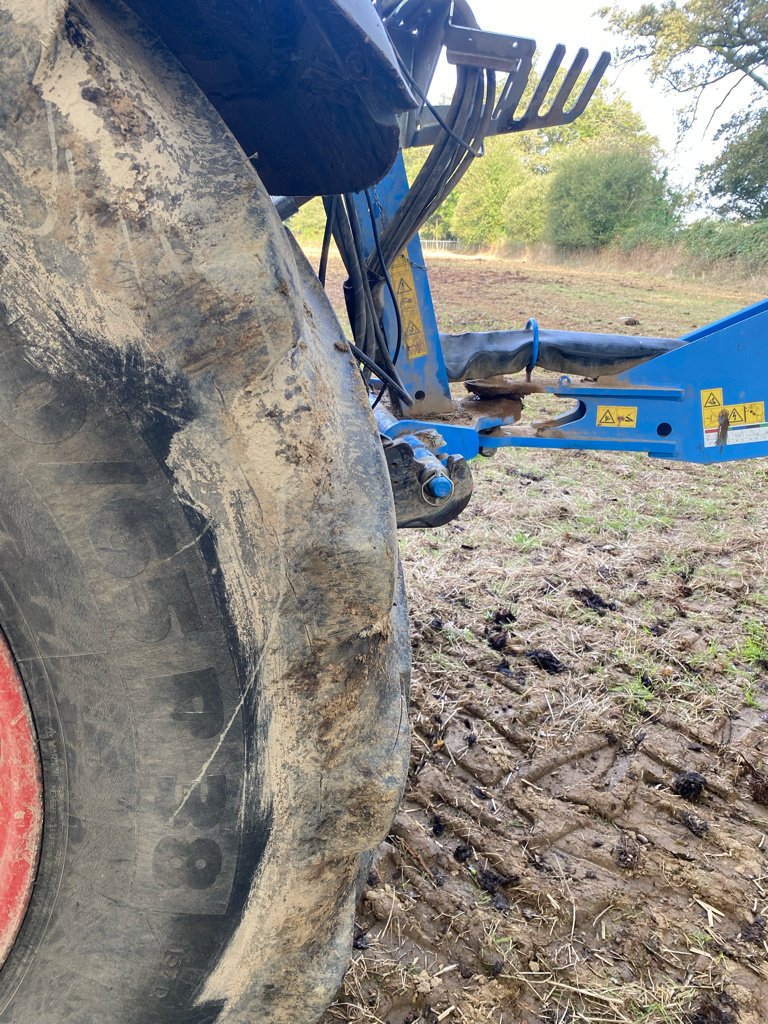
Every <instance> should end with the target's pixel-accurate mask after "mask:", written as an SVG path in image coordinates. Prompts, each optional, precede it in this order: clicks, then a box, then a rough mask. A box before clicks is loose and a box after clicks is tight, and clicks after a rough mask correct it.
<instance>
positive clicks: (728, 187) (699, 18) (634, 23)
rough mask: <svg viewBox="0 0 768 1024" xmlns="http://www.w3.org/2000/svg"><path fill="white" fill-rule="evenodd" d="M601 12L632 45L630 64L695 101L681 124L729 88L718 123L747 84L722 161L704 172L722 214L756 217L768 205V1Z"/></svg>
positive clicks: (705, 0) (725, 129)
mask: <svg viewBox="0 0 768 1024" xmlns="http://www.w3.org/2000/svg"><path fill="white" fill-rule="evenodd" d="M601 14H602V15H603V16H604V17H606V18H607V19H608V22H609V23H610V25H611V26H612V27H613V28H614V29H615V30H616V31H618V32H619V33H621V34H622V35H624V36H625V37H626V38H627V40H628V45H627V46H626V47H625V49H624V50H623V51H622V52H621V53H620V55H619V56H620V58H623V59H624V60H628V61H631V60H646V61H648V62H649V67H650V73H651V78H652V79H653V80H658V81H662V82H664V83H665V85H666V86H667V87H668V88H669V89H670V90H671V91H673V92H676V93H679V94H680V95H682V96H686V97H688V102H687V104H686V105H685V107H684V108H683V110H682V113H681V126H682V128H683V129H684V130H685V129H686V128H688V127H690V125H691V123H692V121H693V119H694V118H695V116H696V113H697V110H698V107H699V103H700V100H701V97H702V95H703V94H704V92H706V91H707V90H711V88H712V87H713V86H719V87H720V89H721V90H722V89H725V90H726V91H725V92H724V94H723V95H722V96H721V95H720V92H718V100H719V104H718V106H717V107H716V109H715V112H714V114H713V115H712V119H714V118H715V117H716V116H717V114H718V112H719V111H720V110H721V109H722V108H723V106H724V104H725V103H726V101H727V100H728V99H729V98H730V97H731V94H732V93H733V92H734V91H735V90H737V89H739V87H741V86H745V87H747V88H744V89H742V96H743V107H745V108H746V109H745V110H744V112H743V113H742V114H740V115H739V116H738V117H736V118H733V119H732V120H731V121H729V122H727V123H726V124H725V125H723V126H722V127H721V129H720V131H719V133H718V137H720V138H724V139H725V140H726V144H725V147H724V149H723V151H722V153H721V154H720V156H719V157H718V158H717V159H716V160H715V161H714V162H713V163H711V164H709V165H707V166H705V167H703V168H701V171H702V173H703V175H704V176H705V179H706V181H707V183H708V187H709V195H710V196H711V197H712V198H714V199H715V200H716V202H717V204H718V205H719V208H720V211H721V212H722V213H726V214H736V215H739V216H743V217H748V218H755V217H764V216H766V203H768V160H767V159H766V155H765V154H766V141H767V140H768V3H766V0H725V2H723V0H688V2H686V3H678V2H676V0H663V2H662V3H661V4H652V3H646V4H643V6H642V7H640V8H639V9H638V10H637V11H625V10H623V9H621V8H619V7H614V8H604V9H603V10H602V11H601Z"/></svg>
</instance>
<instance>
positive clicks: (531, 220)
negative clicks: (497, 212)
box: [501, 174, 551, 243]
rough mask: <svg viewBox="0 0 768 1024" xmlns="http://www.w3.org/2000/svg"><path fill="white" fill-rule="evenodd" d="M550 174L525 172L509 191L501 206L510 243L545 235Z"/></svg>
mask: <svg viewBox="0 0 768 1024" xmlns="http://www.w3.org/2000/svg"><path fill="white" fill-rule="evenodd" d="M550 181H551V177H550V175H542V174H528V175H526V177H525V178H524V179H523V180H522V181H521V182H520V183H519V184H518V185H515V186H514V187H513V188H512V189H511V190H510V192H509V195H508V196H507V198H506V201H505V203H504V206H503V208H502V211H501V213H502V220H503V224H504V236H505V238H507V239H509V241H510V242H526V243H528V242H541V241H543V240H544V238H545V235H546V224H547V206H548V204H549V186H550Z"/></svg>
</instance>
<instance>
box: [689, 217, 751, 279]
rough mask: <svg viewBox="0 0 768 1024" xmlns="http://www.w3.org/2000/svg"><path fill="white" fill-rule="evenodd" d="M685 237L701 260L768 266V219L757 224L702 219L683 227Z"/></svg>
mask: <svg viewBox="0 0 768 1024" xmlns="http://www.w3.org/2000/svg"><path fill="white" fill-rule="evenodd" d="M682 240H683V244H684V245H685V247H686V249H687V250H688V251H689V252H690V253H691V256H693V257H694V258H695V259H696V260H697V261H698V262H700V263H719V262H728V263H733V264H735V265H737V266H738V268H739V269H740V270H745V271H755V270H762V269H764V268H766V267H768V220H762V221H756V222H755V223H754V224H743V223H735V222H733V221H717V220H701V221H697V222H696V223H694V224H691V225H690V226H689V227H687V228H686V229H685V230H684V231H683V233H682Z"/></svg>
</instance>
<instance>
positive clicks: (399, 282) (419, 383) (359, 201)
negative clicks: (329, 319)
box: [356, 153, 452, 416]
mask: <svg viewBox="0 0 768 1024" xmlns="http://www.w3.org/2000/svg"><path fill="white" fill-rule="evenodd" d="M408 188H409V185H408V175H407V173H406V170H405V162H404V160H403V154H402V153H400V154H399V155H398V157H397V160H396V161H395V166H394V167H393V168H392V170H391V171H390V173H389V174H388V175H387V177H386V178H384V180H383V181H381V182H379V184H378V185H376V186H375V187H374V188H373V189H371V190H370V192H371V197H372V199H373V209H374V215H375V217H376V219H377V222H378V224H379V233H381V232H382V231H383V229H384V227H385V225H386V224H387V222H388V220H389V218H390V217H391V216H392V215H393V214H394V212H395V211H396V210H397V208H398V207H399V206H400V204H401V203H402V201H403V200H404V199H405V197H406V195H407V194H408ZM356 205H357V209H358V213H359V216H360V224H361V227H362V230H363V237H364V241H365V244H366V247H367V249H368V251H369V252H373V251H374V248H375V241H374V236H373V229H372V227H371V221H370V215H369V212H368V203H367V200H366V198H365V195H364V194H360V195H358V196H357V197H356ZM408 262H409V265H410V267H409V270H410V273H411V274H412V275H413V276H412V281H411V279H410V278H409V276H408V272H407V271H406V273H405V274H400V273H398V272H397V270H396V268H393V283H394V285H395V290H396V291H397V292H398V300H399V304H400V310H401V314H402V318H403V334H404V337H403V340H402V346H401V353H400V357H399V358H398V360H397V363H396V366H397V371H398V373H399V374H400V379H401V380H402V382H403V384H404V385H405V389H406V391H408V393H409V394H410V395H411V397H412V398H413V399H414V402H415V407H414V411H415V412H417V413H418V415H419V416H422V415H429V414H435V413H443V412H447V411H449V410H450V409H451V408H452V401H451V390H450V385H449V383H448V371H447V370H446V368H445V359H444V358H443V350H442V346H441V345H440V331H439V329H438V326H437V317H436V315H435V304H434V301H433V299H432V289H431V288H430V285H429V274H428V272H427V268H426V264H425V263H424V253H423V252H422V248H421V239H420V238H419V236H418V235H416V236H415V237H414V238H413V240H412V241H411V243H410V245H409V246H408ZM383 324H384V333H385V334H386V337H387V341H388V343H389V350H390V352H391V354H392V356H393V357H394V354H395V350H396V346H397V318H396V316H395V310H394V306H393V304H392V300H391V298H390V296H389V294H387V296H386V299H385V305H384V317H383ZM419 352H423V354H422V355H419V354H418V353H419Z"/></svg>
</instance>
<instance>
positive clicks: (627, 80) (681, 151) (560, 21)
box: [435, 0, 743, 188]
mask: <svg viewBox="0 0 768 1024" xmlns="http://www.w3.org/2000/svg"><path fill="white" fill-rule="evenodd" d="M608 2H609V0H538V2H534V3H531V2H528V3H526V4H519V3H515V2H513V0H470V3H471V6H472V9H473V11H474V12H475V15H476V17H477V20H478V22H479V24H480V27H481V28H483V29H487V30H489V31H494V32H504V33H508V34H510V35H517V36H525V37H527V38H529V39H535V40H536V42H537V43H538V51H537V57H538V58H539V59H540V60H542V62H543V61H546V60H547V59H548V58H549V57H550V55H551V53H552V51H553V49H554V48H555V46H556V45H557V44H558V43H563V44H564V45H565V46H566V47H567V48H568V52H567V54H566V59H565V63H566V66H567V64H568V62H569V60H570V59H572V58H573V56H575V53H576V50H577V49H578V48H579V47H580V46H586V47H587V48H588V49H589V51H590V57H593V58H596V57H597V55H598V54H599V53H600V52H601V51H602V50H609V51H610V52H612V53H614V54H615V53H616V51H617V50H618V49H619V47H620V46H621V45H622V43H623V40H622V39H621V37H616V36H613V35H611V33H609V32H608V31H607V27H606V23H605V22H604V21H603V20H602V19H601V18H599V17H596V16H595V14H594V12H595V11H596V10H597V9H598V8H599V7H601V6H603V5H605V4H607V3H608ZM622 5H623V6H624V7H627V8H630V9H632V8H635V9H636V8H637V7H638V6H639V3H638V2H637V0H635V2H633V0H623V4H622ZM588 67H590V65H588ZM450 73H451V72H450V71H449V70H448V69H447V68H444V69H442V70H441V71H440V72H439V73H438V78H437V80H436V82H435V92H440V93H443V94H445V93H446V92H449V91H450V81H451V79H450V77H449V76H450ZM606 81H607V82H608V83H609V84H610V85H613V86H615V87H617V88H618V89H620V90H621V91H622V92H623V93H624V94H625V95H626V96H627V97H628V99H630V100H631V102H632V103H633V105H634V106H635V108H636V109H637V110H638V111H639V112H640V114H641V115H642V116H643V118H644V120H645V122H646V124H647V126H648V129H649V130H650V131H651V132H652V133H653V134H654V135H656V136H657V137H658V139H659V141H660V142H661V145H662V147H663V148H664V150H665V151H666V152H667V154H668V157H667V160H666V165H667V167H668V168H669V170H670V175H671V178H672V181H673V183H674V184H675V185H677V186H680V187H684V188H690V187H693V186H695V181H696V169H697V167H698V166H699V164H701V163H704V162H707V161H709V160H711V158H712V156H713V155H714V153H715V152H716V148H717V144H716V143H714V142H713V138H712V137H713V134H714V131H715V129H716V128H717V127H718V125H719V124H720V123H722V121H724V120H725V119H726V118H727V117H728V116H730V115H731V114H733V113H734V112H735V111H736V110H737V109H738V103H737V101H738V96H739V95H742V96H743V94H742V93H740V92H739V90H737V91H736V96H735V98H734V100H733V101H732V102H731V103H729V104H728V105H726V106H724V107H723V110H722V111H720V112H719V113H718V114H717V116H716V118H715V120H714V122H713V125H712V128H711V129H710V130H709V131H707V128H706V126H707V121H708V120H709V118H710V116H711V114H712V112H713V110H714V108H715V107H716V106H717V103H718V102H719V100H720V98H721V97H720V96H715V95H714V93H713V95H712V97H710V98H707V100H705V102H704V103H702V113H701V114H700V115H699V118H698V120H697V122H696V124H695V125H694V126H693V128H692V129H691V130H690V132H689V133H688V134H687V135H686V137H685V138H684V139H683V141H682V143H678V141H677V135H678V132H677V120H676V117H675V104H676V102H677V99H676V97H674V96H670V95H669V94H667V93H664V92H663V90H662V87H661V85H660V84H658V85H652V84H651V82H650V81H649V79H648V75H647V70H646V68H645V67H644V66H643V65H640V64H635V65H632V66H629V67H623V68H622V67H619V66H618V65H616V64H611V66H610V67H609V68H608V71H607V73H606Z"/></svg>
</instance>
